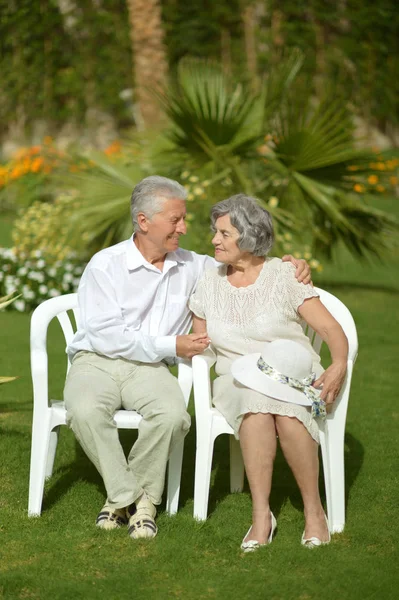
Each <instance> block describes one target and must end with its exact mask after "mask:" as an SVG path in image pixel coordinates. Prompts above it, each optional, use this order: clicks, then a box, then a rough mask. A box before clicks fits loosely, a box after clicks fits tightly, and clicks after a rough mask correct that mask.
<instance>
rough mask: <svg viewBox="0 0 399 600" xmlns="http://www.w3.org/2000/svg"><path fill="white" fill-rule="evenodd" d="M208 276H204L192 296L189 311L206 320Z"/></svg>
mask: <svg viewBox="0 0 399 600" xmlns="http://www.w3.org/2000/svg"><path fill="white" fill-rule="evenodd" d="M205 281H206V275H205V274H204V275H202V277H201V279H200V280H199V282H198V285H197V288H196V290H195V292H194V293H193V294H192V295H191V296H190V300H189V302H188V306H189V309H190V310H191V311H192V312H193V313H194V314H195V315H196V316H197V317H199V318H200V319H206V313H205V289H206V283H205Z"/></svg>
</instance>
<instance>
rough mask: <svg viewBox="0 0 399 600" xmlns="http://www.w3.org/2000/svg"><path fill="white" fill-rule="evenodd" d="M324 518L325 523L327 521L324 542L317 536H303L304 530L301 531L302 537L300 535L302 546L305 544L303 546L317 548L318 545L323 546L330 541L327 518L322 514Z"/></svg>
mask: <svg viewBox="0 0 399 600" xmlns="http://www.w3.org/2000/svg"><path fill="white" fill-rule="evenodd" d="M324 518H325V520H326V523H327V530H328V540H327V541H326V542H322V541H321V540H320V539H319V538H318V537H310V538H305V532H303V534H302V537H301V544H302V546H305V548H317V547H318V546H324V545H326V544H329V543H330V541H331V535H330V530H329V527H328V520H327V517H326V515H324Z"/></svg>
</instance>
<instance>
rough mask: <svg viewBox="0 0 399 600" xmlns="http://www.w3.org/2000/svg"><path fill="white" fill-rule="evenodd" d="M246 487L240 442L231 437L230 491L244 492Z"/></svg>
mask: <svg viewBox="0 0 399 600" xmlns="http://www.w3.org/2000/svg"><path fill="white" fill-rule="evenodd" d="M243 487H244V461H243V459H242V453H241V446H240V442H239V441H238V440H236V438H235V437H234V435H230V491H231V492H242V490H243Z"/></svg>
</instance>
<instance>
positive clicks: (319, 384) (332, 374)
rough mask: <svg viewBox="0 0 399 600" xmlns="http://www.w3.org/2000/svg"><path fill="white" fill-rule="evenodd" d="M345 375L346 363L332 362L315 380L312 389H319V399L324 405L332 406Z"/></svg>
mask: <svg viewBox="0 0 399 600" xmlns="http://www.w3.org/2000/svg"><path fill="white" fill-rule="evenodd" d="M345 375H346V362H344V361H337V362H333V363H332V364H331V365H330V366H329V367H328V369H326V370H325V371H324V373H323V374H322V375H321V376H320V377H319V378H318V379H316V381H315V382H314V384H313V387H315V388H316V389H321V392H320V398H321V399H322V400H324V402H325V403H326V404H332V403H333V402H334V400H335V399H336V397H337V396H338V394H339V390H340V389H341V387H342V384H343V383H344V379H345Z"/></svg>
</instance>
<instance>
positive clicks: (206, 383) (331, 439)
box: [192, 288, 358, 532]
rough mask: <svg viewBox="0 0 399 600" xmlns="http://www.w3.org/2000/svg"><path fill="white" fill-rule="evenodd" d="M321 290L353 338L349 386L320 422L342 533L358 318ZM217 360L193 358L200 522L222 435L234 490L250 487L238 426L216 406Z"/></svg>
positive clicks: (328, 485)
mask: <svg viewBox="0 0 399 600" xmlns="http://www.w3.org/2000/svg"><path fill="white" fill-rule="evenodd" d="M315 289H316V291H317V292H318V293H319V294H320V300H321V301H322V302H323V304H324V305H325V306H326V308H327V309H328V310H329V311H330V313H331V314H332V315H333V316H334V317H335V319H336V320H337V321H338V322H339V323H340V325H341V327H342V329H343V330H344V332H345V334H346V337H347V338H348V342H349V354H348V368H347V374H346V377H345V381H344V384H343V386H342V389H341V391H340V394H339V396H338V398H337V399H336V401H335V402H334V405H333V410H332V412H331V413H330V414H329V415H328V416H327V419H326V420H325V421H324V422H323V421H321V422H319V430H320V445H321V452H322V460H323V471H324V482H325V489H326V501H327V516H328V522H329V528H330V531H331V532H340V531H342V530H343V529H344V526H345V479H344V433H345V422H346V413H347V408H348V401H349V392H350V385H351V379H352V371H353V365H354V362H355V360H356V357H357V350H358V341H357V333H356V327H355V323H354V320H353V318H352V315H351V314H350V312H349V310H348V309H347V308H346V306H345V305H344V304H343V303H342V302H341V301H340V300H338V298H336V297H335V296H333V295H332V294H330V293H329V292H326V291H324V290H321V289H319V288H315ZM303 329H304V331H305V333H306V335H307V336H308V337H309V339H310V341H311V343H312V346H313V348H314V349H315V350H316V352H317V353H319V352H320V348H321V345H322V339H321V338H320V336H318V335H317V334H315V332H314V331H313V330H312V329H311V328H310V327H308V326H307V325H306V323H304V324H303ZM215 362H216V357H215V356H210V355H197V356H194V358H193V361H192V366H193V382H194V402H195V416H196V427H197V450H196V458H195V484H194V517H195V518H196V519H199V520H204V519H206V517H207V512H208V499H209V486H210V477H211V468H212V456H213V446H214V442H215V439H216V438H217V436H218V435H220V434H222V433H228V434H230V489H231V491H232V492H241V491H242V489H243V485H244V463H243V460H242V455H241V448H240V444H239V441H238V440H236V439H235V437H234V434H233V430H232V428H231V427H230V425H229V424H228V423H227V421H226V419H225V418H224V417H223V415H221V413H220V412H219V411H218V410H217V409H216V408H214V407H213V406H212V393H211V379H210V368H211V367H212V366H213V364H214V363H215Z"/></svg>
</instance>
